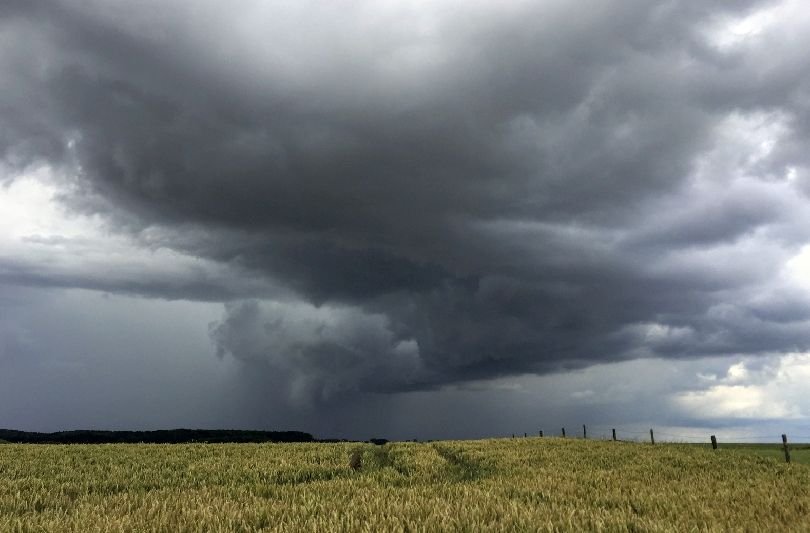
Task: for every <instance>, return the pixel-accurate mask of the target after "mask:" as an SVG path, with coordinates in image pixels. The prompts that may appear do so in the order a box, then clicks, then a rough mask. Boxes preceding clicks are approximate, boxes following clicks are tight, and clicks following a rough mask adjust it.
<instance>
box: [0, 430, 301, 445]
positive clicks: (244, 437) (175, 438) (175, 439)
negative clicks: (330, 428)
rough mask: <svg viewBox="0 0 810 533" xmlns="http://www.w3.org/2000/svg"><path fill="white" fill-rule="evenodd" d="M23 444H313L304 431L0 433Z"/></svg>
mask: <svg viewBox="0 0 810 533" xmlns="http://www.w3.org/2000/svg"><path fill="white" fill-rule="evenodd" d="M2 441H7V442H13V443H20V444H115V443H138V442H143V443H149V444H178V443H184V442H314V441H315V438H314V437H313V436H312V435H311V434H309V433H304V432H303V431H243V430H237V429H161V430H157V431H95V430H78V431H57V432H55V433H36V432H29V431H16V430H13V429H0V442H2Z"/></svg>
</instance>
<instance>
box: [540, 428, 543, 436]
mask: <svg viewBox="0 0 810 533" xmlns="http://www.w3.org/2000/svg"><path fill="white" fill-rule="evenodd" d="M542 436H543V430H542V429H541V430H540V437H542Z"/></svg>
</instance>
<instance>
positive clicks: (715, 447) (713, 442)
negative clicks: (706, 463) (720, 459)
mask: <svg viewBox="0 0 810 533" xmlns="http://www.w3.org/2000/svg"><path fill="white" fill-rule="evenodd" d="M716 449H717V437H715V436H714V435H712V450H716Z"/></svg>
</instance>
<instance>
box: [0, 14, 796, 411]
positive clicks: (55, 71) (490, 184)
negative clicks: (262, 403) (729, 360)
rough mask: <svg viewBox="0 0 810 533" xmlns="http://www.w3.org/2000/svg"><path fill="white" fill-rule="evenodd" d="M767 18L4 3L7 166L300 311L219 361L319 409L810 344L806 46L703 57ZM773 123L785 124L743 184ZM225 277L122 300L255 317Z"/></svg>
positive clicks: (247, 325) (228, 325) (273, 311)
mask: <svg viewBox="0 0 810 533" xmlns="http://www.w3.org/2000/svg"><path fill="white" fill-rule="evenodd" d="M769 5H772V4H771V3H769V2H756V1H750V2H744V3H741V2H720V1H715V2H701V3H695V2H666V3H655V2H646V1H645V2H641V1H633V2H607V1H601V2H593V3H591V4H588V5H587V7H584V6H582V5H577V6H573V4H570V3H567V2H543V3H532V2H527V3H517V4H510V5H500V3H493V4H492V5H484V4H481V5H467V4H464V3H440V4H436V5H435V6H434V7H430V8H427V7H426V8H425V9H424V10H423V11H420V10H419V9H416V8H412V7H411V8H409V7H408V6H407V5H404V4H403V5H402V6H400V7H390V6H389V7H379V6H375V5H374V4H373V3H369V4H362V3H359V4H352V5H341V6H339V7H335V6H330V7H324V6H320V7H319V8H318V9H314V8H312V7H311V6H310V7H306V6H304V5H300V6H296V7H290V6H282V5H280V4H279V5H277V4H273V3H271V4H263V6H264V7H261V6H255V5H254V6H250V7H249V8H245V11H244V12H242V11H232V10H230V9H227V10H226V9H223V8H219V7H217V6H216V4H214V3H208V2H202V3H196V2H195V3H183V2H176V3H172V4H171V5H170V6H164V5H163V4H162V3H154V5H152V4H149V3H147V4H139V7H137V8H136V7H131V6H127V5H126V4H123V3H122V4H118V3H104V2H87V3H83V4H73V3H69V2H56V1H54V2H37V3H19V2H17V3H11V4H8V5H6V6H5V7H4V8H3V11H0V15H2V16H3V20H2V22H0V31H2V36H3V41H4V43H6V44H5V45H4V47H3V52H2V53H1V54H0V61H1V62H2V63H0V65H2V71H3V73H4V76H3V79H2V81H0V89H2V96H0V112H2V119H3V120H2V125H1V126H0V148H1V149H2V153H3V154H4V156H5V161H6V164H7V165H8V166H9V168H17V169H19V168H24V167H25V166H26V165H35V164H38V163H43V162H47V163H49V164H51V165H54V166H57V167H59V168H61V169H62V170H63V171H64V172H65V173H67V174H69V175H72V176H75V177H74V178H72V179H73V181H72V183H73V185H74V186H75V188H74V190H73V191H74V192H73V193H72V194H71V195H69V196H68V197H66V198H65V199H64V200H65V202H66V203H67V204H68V205H71V206H72V207H73V208H75V209H77V210H80V211H85V212H94V211H98V210H102V211H103V212H104V213H105V215H107V216H109V217H111V218H112V219H113V220H117V221H118V222H119V223H120V224H121V228H122V229H123V230H126V231H132V232H135V233H136V234H137V232H139V231H143V230H145V229H148V228H150V227H151V226H160V227H162V228H165V229H166V233H165V235H167V236H168V237H166V238H165V239H164V241H163V242H162V245H163V246H166V247H169V248H173V249H176V250H178V251H181V252H183V253H185V254H190V255H196V256H199V257H203V258H206V259H208V260H212V261H215V262H219V263H222V264H225V265H228V266H229V267H232V269H233V270H232V271H233V272H235V273H248V272H249V273H250V275H251V276H257V277H264V278H265V279H267V280H270V281H268V283H274V284H278V285H281V286H285V287H287V288H289V289H291V290H292V291H294V292H295V293H296V294H297V297H298V298H299V299H300V300H302V301H299V302H292V303H288V304H285V305H286V307H285V306H284V305H281V304H278V303H273V302H263V303H262V302H254V301H245V302H241V303H232V304H229V305H228V306H227V307H226V309H225V315H224V318H223V320H222V321H221V323H220V324H219V325H217V326H215V327H214V329H213V330H212V338H213V339H214V342H215V343H216V344H217V346H218V348H219V349H220V350H221V351H222V352H223V353H231V354H233V355H234V356H235V357H237V358H239V359H243V360H245V361H248V362H254V364H256V365H257V366H260V365H264V366H266V367H268V368H269V369H270V370H269V372H271V373H272V372H276V373H280V374H281V375H289V376H292V378H291V380H292V381H293V382H295V380H299V381H300V388H301V390H306V391H308V393H314V394H321V395H326V396H328V395H330V394H336V393H343V392H346V391H351V390H374V391H379V390H384V391H390V390H396V389H410V388H418V387H435V386H439V385H442V384H444V383H448V382H453V381H459V380H468V379H480V378H490V377H495V376H500V375H507V374H516V373H523V372H538V373H544V372H549V371H553V370H556V369H560V368H576V367H582V366H587V365H589V364H593V363H594V362H597V361H611V360H617V359H624V358H633V357H644V356H649V355H656V354H658V355H666V356H672V357H677V356H698V355H705V354H715V353H758V352H764V351H783V350H794V349H806V348H807V347H808V344H809V341H810V334H807V333H806V331H808V329H807V327H806V326H807V320H808V312H807V309H808V306H810V301H808V299H807V298H802V297H799V296H795V297H793V298H792V299H791V300H790V301H787V302H779V301H775V299H774V297H773V295H774V294H779V291H780V290H786V289H784V288H783V287H780V286H779V284H778V280H777V278H778V273H779V271H780V269H781V267H782V265H783V264H784V262H785V261H786V260H787V259H789V257H790V256H791V255H795V254H796V253H798V251H799V248H800V245H801V244H803V243H804V242H806V241H807V239H808V231H807V230H806V226H803V225H802V221H803V219H802V217H801V211H802V209H803V208H805V207H806V206H807V199H806V198H804V197H799V198H797V196H796V192H797V190H800V189H801V188H802V187H807V181H808V179H807V160H806V159H804V157H806V156H805V155H804V154H803V153H802V152H801V151H800V150H799V148H798V147H799V146H801V145H803V141H805V140H806V138H807V134H808V128H807V124H808V123H810V121H808V118H807V117H808V116H809V115H808V107H807V102H808V101H810V100H808V99H807V98H806V96H807V87H810V65H808V59H807V57H806V54H797V53H793V52H791V51H794V52H795V50H797V49H800V48H801V46H802V45H805V44H810V43H808V42H807V41H808V39H807V37H806V35H808V33H805V34H801V32H798V31H797V32H796V35H795V36H794V38H795V41H796V42H781V41H779V40H774V38H773V37H768V38H767V39H765V38H763V39H762V40H760V41H757V42H755V43H754V44H746V45H744V46H742V47H738V48H735V49H733V50H723V49H722V48H718V47H717V46H714V45H712V44H711V42H710V39H709V38H707V35H708V34H709V33H711V31H714V30H713V29H712V28H714V27H715V26H716V25H717V24H719V23H720V22H722V20H724V18H734V17H741V16H745V15H746V14H749V13H751V12H752V10H754V9H755V8H759V7H766V6H769ZM439 6H441V7H439ZM150 8H152V9H151V10H150ZM155 10H157V11H155ZM794 26H795V25H794ZM795 29H796V28H794V30H795ZM769 35H770V34H769ZM758 113H759V114H763V115H767V116H771V115H773V116H775V117H782V118H781V119H779V120H781V122H780V121H779V120H777V119H773V120H775V121H777V122H779V125H782V126H783V130H780V131H779V132H777V133H775V134H774V135H776V136H777V137H778V141H779V142H778V146H777V147H776V148H775V149H773V150H772V151H771V152H769V153H768V154H765V155H763V156H762V157H760V158H759V159H757V160H753V159H751V160H749V159H746V158H745V156H740V153H741V151H743V150H748V149H750V148H751V147H752V146H755V145H756V144H757V142H758V141H757V142H754V141H750V140H747V139H746V138H744V136H738V137H735V134H736V133H738V130H739V124H737V123H734V122H733V120H734V117H738V118H739V120H740V121H742V124H743V127H752V128H753V127H754V126H752V124H753V123H752V122H750V121H749V122H745V120H748V119H750V117H752V116H755V115H757V114H758ZM754 133H756V132H754ZM735 143H736V144H735ZM746 143H747V144H746ZM727 146H731V148H730V149H729V150H728V151H727V152H725V151H724V147H727ZM791 168H792V169H793V172H794V173H795V174H796V176H798V177H797V178H795V180H794V181H793V182H791V183H788V181H787V178H786V177H785V176H787V175H788V173H789V172H790V169H791ZM737 174H740V175H739V176H737ZM737 178H740V179H737ZM743 178H745V179H743ZM745 180H747V181H745ZM763 184H764V185H763ZM192 230H193V231H192ZM769 231H770V232H771V235H770V236H769V235H768V232H769ZM774 242H778V243H779V246H775V245H774ZM8 269H9V267H6V271H8ZM85 275H89V276H92V273H90V274H85ZM235 275H236V274H235ZM15 276H16V277H15ZM37 276H38V277H37ZM37 276H34V275H30V274H29V275H28V277H27V278H26V277H25V275H24V274H22V273H17V274H14V273H12V274H11V278H12V279H13V280H16V282H18V283H28V284H59V285H64V284H66V283H67V282H64V281H54V280H53V279H50V276H49V275H48V274H47V272H46V273H44V274H38V275H37ZM207 281H208V282H209V283H208V284H202V285H200V284H195V282H194V280H190V281H189V282H188V283H186V284H183V283H173V284H170V285H168V286H166V285H165V284H164V285H161V283H160V282H159V280H158V281H155V282H153V281H151V280H150V279H149V276H144V277H143V278H140V279H139V278H138V277H137V276H135V279H131V280H121V279H120V278H114V279H113V280H112V281H111V283H109V284H107V285H104V288H105V290H115V285H116V284H120V286H119V289H120V290H125V291H130V292H132V291H134V292H142V293H144V294H150V295H155V294H159V295H162V296H164V297H167V298H180V297H183V295H184V294H185V297H187V298H195V299H197V298H202V299H215V298H217V297H221V298H223V299H230V298H241V297H243V296H244V295H245V290H244V288H243V289H241V290H235V289H232V288H222V287H230V285H229V282H228V281H227V280H225V281H222V282H219V281H217V282H215V283H210V279H209V280H207ZM76 285H77V286H88V285H87V284H86V282H85V285H82V283H81V282H80V281H77V282H76ZM217 286H219V288H217ZM256 296H258V297H263V296H265V295H264V294H261V293H260V294H256ZM310 304H314V305H310ZM317 306H321V307H317ZM791 317H794V319H793V320H791ZM258 361H261V363H259V362H258Z"/></svg>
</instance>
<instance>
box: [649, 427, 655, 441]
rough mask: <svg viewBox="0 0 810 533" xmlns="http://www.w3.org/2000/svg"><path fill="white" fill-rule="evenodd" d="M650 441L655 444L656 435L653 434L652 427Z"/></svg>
mask: <svg viewBox="0 0 810 533" xmlns="http://www.w3.org/2000/svg"><path fill="white" fill-rule="evenodd" d="M650 442H651V443H652V444H655V435H653V430H652V428H650Z"/></svg>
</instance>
